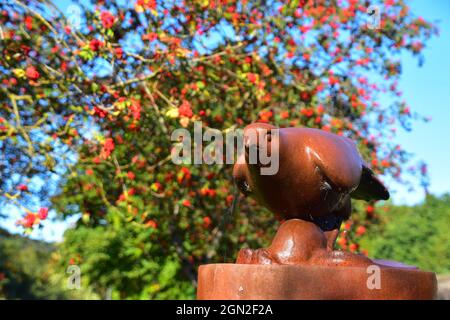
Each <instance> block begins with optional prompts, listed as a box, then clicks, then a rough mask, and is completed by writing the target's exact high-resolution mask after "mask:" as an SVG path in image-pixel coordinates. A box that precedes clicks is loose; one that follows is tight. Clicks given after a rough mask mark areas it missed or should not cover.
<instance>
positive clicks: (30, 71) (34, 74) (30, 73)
mask: <svg viewBox="0 0 450 320" xmlns="http://www.w3.org/2000/svg"><path fill="white" fill-rule="evenodd" d="M25 75H26V76H27V78H28V79H30V80H33V81H36V80H37V79H39V77H40V76H41V75H40V74H39V72H38V71H37V69H36V68H35V67H34V66H29V67H27V69H26V70H25Z"/></svg>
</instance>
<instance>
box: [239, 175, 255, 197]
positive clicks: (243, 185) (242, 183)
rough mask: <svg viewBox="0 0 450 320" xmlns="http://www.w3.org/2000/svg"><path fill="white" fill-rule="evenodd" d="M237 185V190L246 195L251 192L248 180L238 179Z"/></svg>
mask: <svg viewBox="0 0 450 320" xmlns="http://www.w3.org/2000/svg"><path fill="white" fill-rule="evenodd" d="M237 186H238V188H239V190H240V191H241V192H242V193H243V194H244V195H246V196H247V195H249V194H250V193H251V192H252V191H251V189H250V186H249V184H248V182H247V181H246V180H245V179H239V180H238V181H237Z"/></svg>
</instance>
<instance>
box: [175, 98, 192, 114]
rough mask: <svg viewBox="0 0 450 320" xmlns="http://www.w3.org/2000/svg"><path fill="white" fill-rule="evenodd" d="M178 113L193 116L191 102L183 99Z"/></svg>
mask: <svg viewBox="0 0 450 320" xmlns="http://www.w3.org/2000/svg"><path fill="white" fill-rule="evenodd" d="M178 114H179V115H180V116H182V117H188V118H192V116H193V115H194V113H193V112H192V108H191V104H190V103H189V101H187V100H183V102H182V103H181V105H180V106H179V107H178Z"/></svg>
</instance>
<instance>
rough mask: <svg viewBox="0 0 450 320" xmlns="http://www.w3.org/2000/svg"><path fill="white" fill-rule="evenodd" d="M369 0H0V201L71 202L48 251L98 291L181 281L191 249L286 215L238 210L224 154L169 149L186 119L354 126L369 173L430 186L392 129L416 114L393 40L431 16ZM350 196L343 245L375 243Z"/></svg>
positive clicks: (189, 282)
mask: <svg viewBox="0 0 450 320" xmlns="http://www.w3.org/2000/svg"><path fill="white" fill-rule="evenodd" d="M370 4H372V2H369V1H356V0H350V1H340V2H336V1H332V0H329V1H326V0H322V1H309V0H308V1H306V0H297V1H288V2H279V1H257V0H255V1H245V0H243V1H234V0H221V1H208V0H203V1H190V0H186V1H154V0H137V1H129V2H123V1H120V2H111V1H93V2H92V3H87V2H82V3H78V5H77V7H72V9H73V8H76V10H75V15H74V13H73V10H72V11H71V14H65V13H64V12H61V11H60V9H59V8H58V6H56V5H55V4H54V3H52V2H50V1H46V0H45V1H39V2H38V1H16V0H6V1H2V3H1V4H0V12H1V15H0V26H1V37H2V41H1V43H0V50H1V52H2V55H1V56H0V71H1V72H0V73H1V75H0V80H1V85H0V88H1V91H0V151H1V153H0V189H1V193H2V197H1V198H0V205H1V206H2V207H3V208H7V209H6V210H4V212H3V214H7V210H8V208H10V207H11V206H14V207H16V208H17V207H19V208H20V209H21V210H22V211H23V212H24V217H23V219H21V220H20V221H18V223H20V224H21V225H22V226H23V227H24V230H25V232H31V230H32V229H33V228H38V227H39V226H40V222H41V221H42V220H45V219H47V214H48V209H47V207H51V209H53V210H55V211H56V212H58V214H59V215H60V217H61V218H65V217H68V216H76V217H79V220H78V221H77V223H76V225H75V227H74V228H73V229H71V230H69V231H67V233H66V234H65V238H64V241H63V243H62V244H61V245H59V247H58V250H57V252H56V253H55V259H54V260H53V262H52V265H54V266H55V268H59V270H61V271H62V272H63V271H64V270H65V268H67V266H68V265H69V264H76V265H79V266H80V267H81V270H82V275H83V281H82V283H83V286H84V288H89V289H92V290H93V291H94V292H95V293H96V294H98V295H99V296H101V297H103V296H104V295H106V292H107V291H109V292H112V296H113V297H115V298H168V297H171V298H185V297H193V295H194V290H195V285H196V268H197V267H198V265H200V264H203V263H210V262H221V261H227V262H230V261H233V260H234V258H235V254H236V253H237V251H238V249H239V248H241V247H242V246H251V247H259V246H263V245H267V243H268V241H269V240H270V239H271V238H272V236H273V234H274V230H275V229H276V227H277V226H278V223H277V222H276V221H275V219H274V217H273V215H272V214H271V213H269V212H267V211H266V210H264V209H262V208H261V207H259V206H257V205H256V204H255V203H254V202H253V201H252V200H250V199H246V200H243V201H241V205H240V212H239V214H238V215H236V216H231V215H230V214H229V210H228V208H229V206H230V204H231V202H232V201H233V197H234V191H233V188H232V185H231V174H230V166H225V165H214V166H207V165H195V166H194V165H188V164H186V165H184V166H178V165H174V164H173V163H171V161H170V152H171V149H172V147H173V143H172V141H171V140H170V133H171V132H172V131H173V130H174V129H176V128H179V127H185V128H187V129H189V130H192V128H193V121H195V120H197V121H201V122H202V124H203V127H204V128H205V129H207V128H216V129H219V130H221V131H226V130H230V129H233V128H235V127H242V126H244V125H245V124H248V123H250V122H253V121H262V122H272V123H274V124H276V125H278V126H308V127H316V128H321V129H323V130H327V131H331V132H334V133H336V134H340V135H345V136H348V137H350V138H352V139H353V140H355V141H356V143H357V144H358V147H359V149H360V151H361V153H362V155H363V157H364V158H365V160H366V161H367V163H368V164H369V165H370V166H371V168H372V169H373V170H374V171H375V172H376V173H377V174H380V175H382V174H384V175H385V176H386V177H390V178H394V179H397V180H398V181H402V179H403V177H404V175H403V173H405V171H408V169H406V168H410V169H409V171H410V172H411V173H412V174H414V175H415V176H416V177H417V178H418V179H422V182H423V186H425V187H426V185H427V178H426V166H425V165H423V164H419V165H414V164H410V163H408V158H409V156H408V153H407V152H406V151H405V150H403V149H402V148H401V146H399V145H397V144H396V143H395V139H394V137H395V128H397V127H398V126H399V125H401V126H403V127H405V128H409V125H410V123H411V121H412V120H413V119H420V117H419V116H418V115H416V114H415V113H414V112H413V111H412V110H410V108H409V107H408V105H407V103H406V102H405V101H403V100H402V98H401V92H399V90H398V88H397V81H398V79H399V76H400V74H401V65H400V62H399V61H400V58H399V55H400V53H401V52H404V51H409V52H411V53H412V54H413V55H416V56H417V57H418V59H419V62H421V60H422V58H423V57H422V55H421V51H422V49H423V47H424V46H425V41H426V40H427V39H428V38H429V37H430V36H432V35H433V34H434V33H435V32H436V29H435V28H434V26H433V25H431V24H430V23H428V22H427V21H425V20H424V19H423V18H421V17H418V16H416V15H415V14H414V13H412V12H410V10H409V8H408V7H407V5H406V4H405V3H404V2H403V1H392V0H386V1H374V2H373V4H377V5H379V6H381V7H382V8H383V10H382V14H381V20H380V26H379V28H375V29H373V28H369V27H368V24H367V22H368V14H367V8H368V7H369V6H370ZM66 13H67V12H66ZM379 94H389V95H390V96H391V97H392V99H391V101H392V104H391V105H380V104H379V103H377V97H378V96H379ZM407 163H408V164H407ZM354 211H355V212H354V214H353V220H352V221H350V222H348V223H347V224H346V225H345V226H344V229H345V230H344V232H343V233H342V235H341V237H340V239H339V246H340V247H341V248H342V249H345V250H351V251H354V252H357V251H360V252H362V253H365V251H364V250H363V248H361V247H360V244H359V242H360V238H361V237H362V236H363V235H364V234H365V232H366V228H368V227H370V226H371V225H373V224H375V223H377V221H378V214H377V212H376V211H375V207H374V206H373V204H369V205H366V204H361V203H357V204H356V205H355V210H354ZM380 250H381V249H380Z"/></svg>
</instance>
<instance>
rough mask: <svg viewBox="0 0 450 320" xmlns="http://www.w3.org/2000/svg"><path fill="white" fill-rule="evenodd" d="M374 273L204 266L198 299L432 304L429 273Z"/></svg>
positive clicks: (434, 286) (434, 285)
mask: <svg viewBox="0 0 450 320" xmlns="http://www.w3.org/2000/svg"><path fill="white" fill-rule="evenodd" d="M375 269H376V268H375ZM377 272H378V271H377V270H375V271H374V270H373V269H369V270H368V269H366V268H363V267H321V266H294V265H250V264H208V265H202V266H200V268H199V272H198V290H197V298H198V299H200V300H230V299H232V300H272V299H273V300H297V299H298V300H300V299H321V300H323V299H345V300H347V299H433V298H434V297H435V295H436V291H437V281H436V276H435V274H434V273H432V272H424V271H419V270H410V269H403V268H381V269H379V277H378V275H377V274H376V273H377ZM369 277H370V278H369ZM374 277H378V279H377V278H374ZM378 280H379V282H378V283H377V281H378ZM369 287H370V288H372V289H369Z"/></svg>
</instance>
